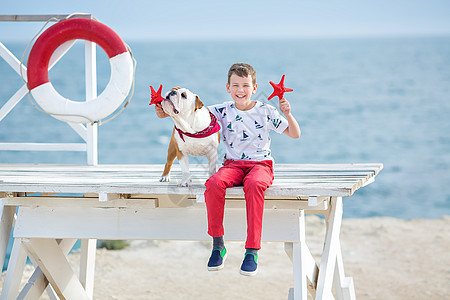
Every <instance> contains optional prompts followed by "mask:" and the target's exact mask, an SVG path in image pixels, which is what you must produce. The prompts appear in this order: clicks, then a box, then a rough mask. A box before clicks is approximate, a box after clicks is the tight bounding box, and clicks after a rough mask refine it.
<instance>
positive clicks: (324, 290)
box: [316, 197, 342, 300]
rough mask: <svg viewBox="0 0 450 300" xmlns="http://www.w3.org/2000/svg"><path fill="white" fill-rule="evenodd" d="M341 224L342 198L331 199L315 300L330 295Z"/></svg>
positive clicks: (323, 298) (325, 299)
mask: <svg viewBox="0 0 450 300" xmlns="http://www.w3.org/2000/svg"><path fill="white" fill-rule="evenodd" d="M341 222H342V198H341V197H333V198H332V200H331V212H330V215H329V218H328V227H327V232H326V235H325V246H324V250H323V254H322V259H321V262H320V268H319V269H320V272H319V278H318V283H317V294H316V299H317V300H327V299H328V297H329V296H330V294H331V287H332V283H333V276H334V268H335V265H336V258H337V251H338V248H340V246H339V234H340V228H341Z"/></svg>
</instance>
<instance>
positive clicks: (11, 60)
mask: <svg viewBox="0 0 450 300" xmlns="http://www.w3.org/2000/svg"><path fill="white" fill-rule="evenodd" d="M0 56H1V57H2V58H3V59H4V60H5V61H6V62H7V63H8V65H9V66H10V67H11V68H13V70H14V71H16V73H17V74H20V61H19V60H18V59H17V58H16V57H15V56H14V54H12V53H11V51H9V50H8V48H6V47H5V45H3V44H2V43H1V42H0ZM22 76H23V78H24V79H25V80H27V68H26V67H25V66H24V65H22Z"/></svg>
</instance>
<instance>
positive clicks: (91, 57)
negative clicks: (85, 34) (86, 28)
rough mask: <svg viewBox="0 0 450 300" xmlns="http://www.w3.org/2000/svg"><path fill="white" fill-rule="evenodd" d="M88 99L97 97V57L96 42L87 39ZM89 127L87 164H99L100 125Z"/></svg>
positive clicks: (89, 125)
mask: <svg viewBox="0 0 450 300" xmlns="http://www.w3.org/2000/svg"><path fill="white" fill-rule="evenodd" d="M84 49H85V50H84V52H85V55H84V56H85V75H86V101H91V100H93V99H95V98H97V58H96V44H95V43H93V42H90V41H85V47H84ZM86 128H87V141H86V142H87V164H88V165H91V166H96V165H98V143H97V141H98V125H97V124H86Z"/></svg>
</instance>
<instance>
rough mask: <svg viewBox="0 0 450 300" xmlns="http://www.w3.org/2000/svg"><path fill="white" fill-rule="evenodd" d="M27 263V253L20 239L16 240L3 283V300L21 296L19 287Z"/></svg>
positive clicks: (1, 297) (0, 297)
mask: <svg viewBox="0 0 450 300" xmlns="http://www.w3.org/2000/svg"><path fill="white" fill-rule="evenodd" d="M26 261H27V252H26V251H25V249H24V247H23V245H22V242H21V241H20V240H19V239H16V240H14V243H13V248H12V250H11V257H10V259H9V263H8V269H7V271H6V276H5V281H4V283H3V289H2V294H1V296H0V299H1V300H7V299H8V300H9V299H16V298H17V295H18V294H19V285H20V282H21V279H22V274H23V270H24V269H25V264H26Z"/></svg>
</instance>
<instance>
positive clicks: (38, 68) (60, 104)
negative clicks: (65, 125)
mask: <svg viewBox="0 0 450 300" xmlns="http://www.w3.org/2000/svg"><path fill="white" fill-rule="evenodd" d="M75 39H83V40H87V41H91V42H94V43H96V44H97V45H99V46H100V47H101V48H102V49H103V50H104V51H105V52H106V54H107V55H108V58H109V62H110V65H111V77H110V80H109V83H108V85H107V86H106V88H105V89H104V91H103V92H102V93H101V94H100V95H99V96H98V97H97V98H95V99H92V100H90V101H86V102H78V101H72V100H69V99H67V98H64V97H63V96H61V95H60V94H59V93H58V92H57V91H56V90H55V88H54V87H53V85H52V83H51V82H50V79H49V77H48V65H49V62H50V58H51V56H52V54H53V53H54V52H55V50H56V49H57V48H58V47H59V46H60V45H62V44H63V43H65V42H67V41H70V40H75ZM27 78H28V89H29V91H30V92H31V94H32V95H33V97H34V99H35V100H36V102H37V103H38V104H39V106H40V107H41V108H42V110H43V111H44V112H45V113H48V114H50V115H52V116H53V117H55V118H56V119H59V120H61V121H65V122H74V123H95V122H98V121H100V120H102V119H104V118H106V117H108V116H109V115H111V114H112V113H113V112H114V111H115V110H116V109H117V108H118V107H119V106H120V104H121V103H123V101H124V100H125V98H126V97H127V95H128V94H129V92H130V89H131V87H132V85H133V83H134V65H133V59H132V54H131V51H130V50H129V48H128V46H127V45H126V44H125V43H124V41H123V40H122V39H121V38H120V36H119V35H118V34H117V33H115V32H114V31H113V30H112V29H111V28H109V27H108V26H106V25H104V24H102V23H100V22H98V21H96V20H92V19H87V18H72V19H66V20H63V21H60V22H58V23H56V24H55V25H53V26H51V27H49V28H48V29H47V30H46V31H44V32H43V33H42V34H41V35H40V36H39V38H38V39H37V40H36V42H35V43H34V45H33V47H32V49H31V51H30V54H29V57H28V66H27ZM126 105H127V104H125V106H126ZM125 106H124V107H125ZM122 110H123V109H122Z"/></svg>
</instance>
